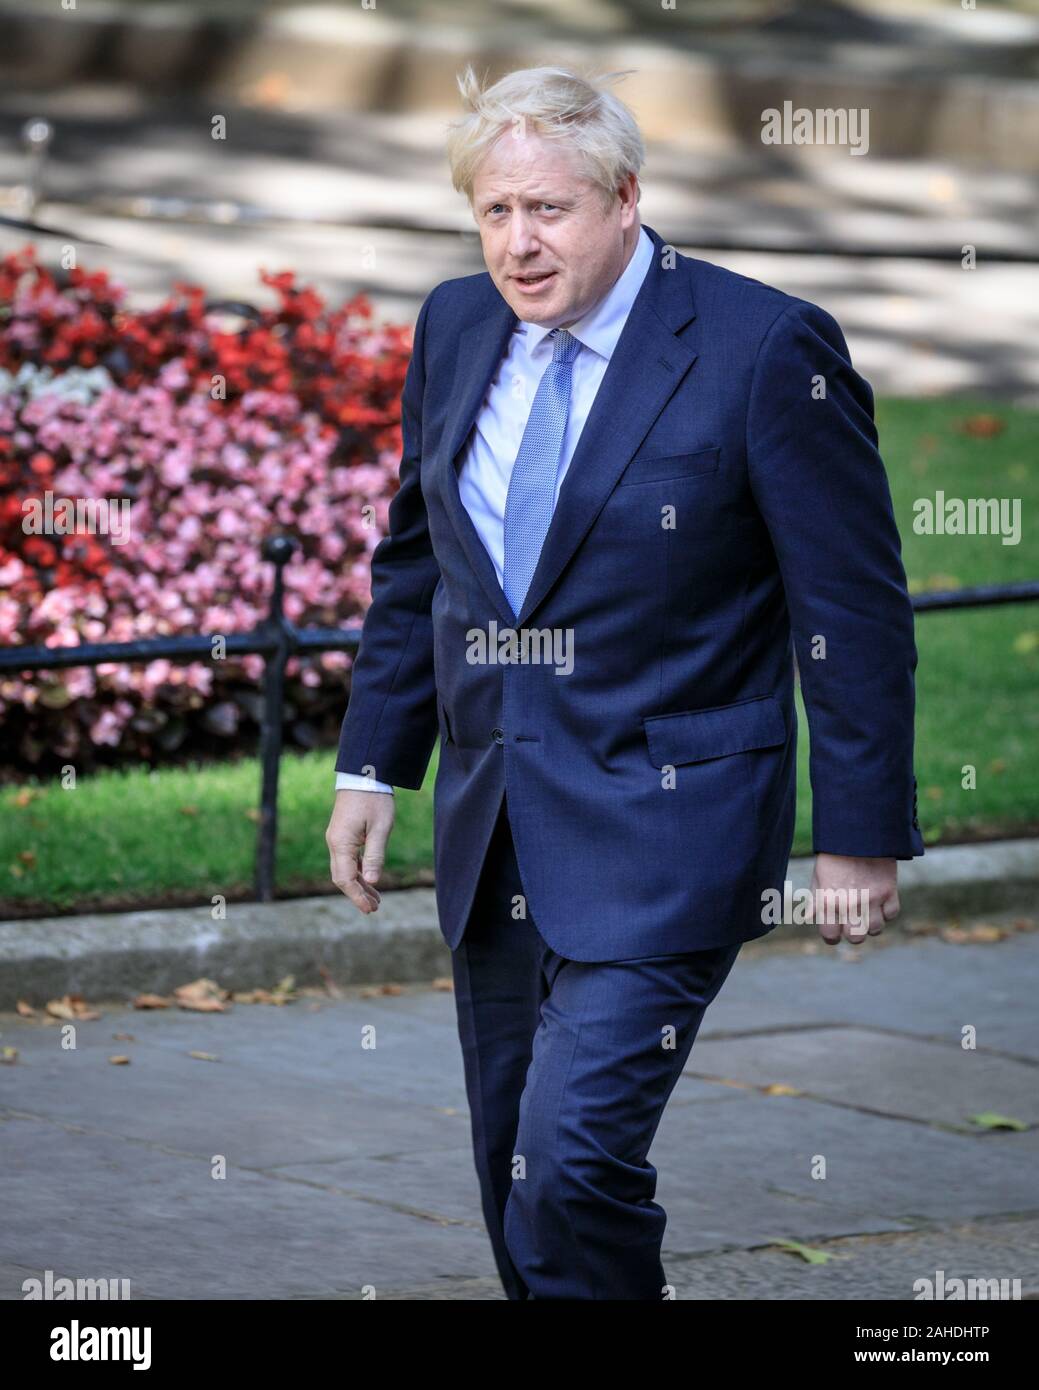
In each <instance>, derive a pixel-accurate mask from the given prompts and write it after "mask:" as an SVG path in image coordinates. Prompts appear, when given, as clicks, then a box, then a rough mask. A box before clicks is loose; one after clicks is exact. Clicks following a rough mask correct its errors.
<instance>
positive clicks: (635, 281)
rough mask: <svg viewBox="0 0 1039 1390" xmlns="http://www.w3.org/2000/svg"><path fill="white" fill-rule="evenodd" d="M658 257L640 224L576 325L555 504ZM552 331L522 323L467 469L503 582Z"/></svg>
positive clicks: (471, 496) (463, 485)
mask: <svg viewBox="0 0 1039 1390" xmlns="http://www.w3.org/2000/svg"><path fill="white" fill-rule="evenodd" d="M652 259H653V243H652V241H651V240H650V238H649V236H648V235H647V233H646V231H645V230H644V229H640V231H639V238H638V241H637V242H636V243H635V250H634V251H633V252H632V256H631V259H630V260H629V261H628V264H627V265H626V266H625V267H624V270H623V271H622V272H621V274H620V276H619V277H618V279H617V280H616V281H615V283H614V285H613V288H612V289H611V290H609V291H608V292H607V294H606V295H604V296H603V298H602V299H600V300H599V302H598V304H596V306H595V307H594V308H593V309H590V310H589V311H588V313H587V314H585V315H584V317H583V318H580V319H578V320H577V321H576V322H575V323H572V324H570V325H569V327H568V332H570V333H571V334H573V336H574V337H575V338H576V339H577V340H578V342H579V343H580V344H581V346H580V348H579V349H578V351H577V356H576V357H575V358H574V362H573V373H572V379H571V387H570V409H569V413H568V415H567V422H566V433H565V434H564V436H563V445H562V448H561V450H560V455H559V473H558V475H557V477H556V493H555V498H554V499H553V506H554V505H555V503H556V502H558V500H559V489H560V487H561V486H562V484H563V479H564V478H565V477H566V472H567V469H568V468H569V467H570V460H571V459H572V458H573V456H574V450H575V449H576V448H577V441H578V440H579V439H580V438H581V431H582V430H583V429H584V425H585V421H586V420H587V419H588V413H589V411H590V410H591V408H592V403H593V402H594V400H595V396H596V393H597V392H598V390H599V387H600V385H601V384H602V379H603V377H604V376H605V375H606V368H607V367H608V366H609V364H610V358H611V357H612V356H613V351H614V348H615V347H616V346H617V340H618V339H619V338H620V335H621V331H622V330H623V328H624V325H625V323H627V321H628V314H629V313H630V312H631V306H632V305H633V304H634V302H635V297H636V295H637V294H638V292H639V290H640V289H641V288H642V282H643V280H645V278H646V272H647V271H648V270H649V267H650V262H651V261H652ZM551 331H552V330H551V329H550V328H542V327H541V326H540V325H539V324H536V323H524V322H523V321H522V320H520V321H518V322H517V324H516V326H515V328H514V329H513V331H512V336H511V338H510V339H509V346H508V350H507V351H506V353H505V355H504V357H503V358H502V360H501V363H500V365H499V367H498V370H497V372H496V373H495V375H494V378H493V380H492V381H491V384H490V387H489V388H488V391H487V395H486V396H485V397H484V400H483V404H482V405H481V407H480V410H479V412H478V414H477V417H476V422H475V424H474V426H473V429H472V431H471V433H470V435H469V440H468V442H467V444H466V449H465V454H464V456H463V459H462V465H461V468H460V469H459V476H458V491H459V495H460V497H461V500H462V504H463V506H464V507H465V509H466V511H467V512H468V513H469V516H470V517H471V518H472V522H473V525H474V527H475V528H476V531H477V534H478V535H479V537H480V540H481V541H482V542H483V544H484V548H485V549H486V551H487V553H488V555H489V556H490V557H491V561H492V562H493V564H494V572H495V574H496V575H497V576H498V583H499V584H502V583H503V567H504V557H505V498H506V496H507V494H508V491H509V479H510V478H511V476H512V467H513V464H514V463H515V462H516V455H517V454H518V453H519V447H520V443H521V441H522V439H523V431H524V430H525V429H526V426H527V417H528V416H529V414H530V408H531V405H532V404H533V402H534V395H535V393H536V391H537V389H538V384H539V382H540V381H541V376H542V373H543V372H544V370H545V368H546V367H547V366H548V364H549V363H550V362H551V361H552V343H551V340H550V339H549V336H548V335H549V333H550V332H551ZM344 787H345V788H350V789H354V790H358V791H370V792H391V793H392V791H393V788H392V787H391V786H388V785H387V784H386V783H385V782H376V781H375V780H374V779H373V778H371V777H363V776H361V774H360V773H354V772H337V773H336V791H340V790H342V789H343V788H344Z"/></svg>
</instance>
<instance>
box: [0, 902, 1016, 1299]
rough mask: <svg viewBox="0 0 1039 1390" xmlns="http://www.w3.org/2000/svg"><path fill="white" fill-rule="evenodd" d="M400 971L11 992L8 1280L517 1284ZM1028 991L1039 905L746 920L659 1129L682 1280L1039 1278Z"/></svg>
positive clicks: (199, 1293) (303, 1289)
mask: <svg viewBox="0 0 1039 1390" xmlns="http://www.w3.org/2000/svg"><path fill="white" fill-rule="evenodd" d="M988 920H990V921H994V922H996V923H997V924H998V923H999V922H1000V921H1001V920H1002V919H1000V918H998V917H990V918H989V919H988ZM1004 925H1008V926H1010V927H1011V928H1012V925H1013V924H1012V923H1010V922H1009V921H1008V922H1006V923H1004ZM397 988H398V989H399V990H400V992H399V993H386V992H381V991H379V990H378V989H373V988H369V989H368V990H367V991H364V990H362V989H359V988H349V989H345V990H343V991H342V992H341V996H342V997H339V998H332V997H328V996H322V995H321V994H319V993H318V992H316V991H314V992H310V993H304V994H303V995H301V997H300V998H299V999H298V1000H296V1001H295V1002H293V1003H290V1004H287V1005H285V1006H283V1007H274V1006H265V1005H245V1004H236V1005H234V1006H233V1008H232V1009H231V1010H230V1011H229V1012H228V1013H227V1014H223V1015H214V1014H199V1013H191V1012H186V1011H180V1010H170V1011H162V1012H134V1011H133V1010H130V1009H128V1008H126V1007H125V1006H124V1005H121V1004H119V1005H114V1006H104V1005H102V1006H101V1008H102V1010H103V1017H102V1018H101V1019H99V1020H97V1021H93V1022H81V1023H79V1024H78V1025H77V1026H76V1030H75V1034H76V1036H75V1042H76V1046H75V1049H74V1050H70V1049H68V1048H67V1047H63V1045H62V1038H63V1025H61V1024H58V1023H55V1024H51V1025H47V1024H44V1023H43V1022H41V1021H40V1020H39V1019H27V1018H20V1017H18V1016H16V1015H14V1014H4V1015H0V1047H4V1048H16V1049H17V1051H18V1056H17V1060H16V1061H15V1062H13V1063H11V1064H9V1065H6V1066H0V1150H2V1153H3V1166H4V1175H5V1177H4V1183H5V1219H4V1222H3V1223H2V1226H0V1296H2V1297H4V1298H7V1299H16V1298H19V1297H21V1285H22V1281H23V1280H25V1279H27V1278H29V1277H42V1275H43V1272H44V1271H45V1270H47V1269H50V1270H52V1271H54V1273H55V1275H56V1276H57V1275H65V1276H69V1277H101V1276H108V1277H113V1278H128V1279H129V1280H130V1281H131V1296H132V1297H133V1298H138V1299H156V1298H175V1299H202V1300H212V1299H224V1298H244V1299H271V1298H279V1299H281V1298H289V1299H315V1298H318V1299H320V1298H328V1299H335V1298H342V1299H358V1298H360V1297H362V1291H363V1290H365V1289H374V1291H375V1296H376V1297H377V1298H388V1299H414V1300H435V1299H466V1300H474V1299H475V1300H491V1299H499V1298H502V1297H503V1294H502V1291H501V1288H500V1286H499V1284H498V1282H497V1279H496V1275H495V1270H494V1266H493V1263H492V1259H491V1253H490V1246H489V1243H488V1241H487V1238H486V1233H485V1230H484V1228H483V1223H482V1219H481V1212H480V1203H479V1195H478V1189H477V1183H476V1176H475V1170H474V1168H473V1162H472V1156H471V1149H470V1133H469V1117H468V1111H467V1106H466V1098H465V1087H464V1079H463V1072H462V1063H461V1055H460V1050H459V1045H458V1039H457V1034H456V1030H455V1010H454V1000H453V995H452V993H451V991H450V990H449V989H446V988H444V987H443V986H442V984H441V985H440V986H439V987H436V986H434V984H433V983H432V982H427V983H425V984H419V983H416V984H413V985H410V986H405V987H397ZM1037 992H1039V933H1037V932H1036V931H1035V930H1034V929H1032V930H1025V929H1020V928H1019V929H1018V930H1011V932H1010V935H1009V936H1007V937H1006V938H1005V939H1003V940H999V941H993V942H988V943H984V944H967V945H955V944H950V943H947V942H945V941H943V940H941V939H939V938H937V937H925V938H919V939H913V938H912V937H908V936H904V935H899V934H897V933H886V934H885V935H884V937H882V938H880V939H879V940H877V941H874V942H871V943H870V944H869V945H868V946H866V947H859V948H855V947H850V946H844V947H841V948H838V949H836V950H833V949H831V948H828V947H825V946H823V945H822V944H821V943H819V942H817V941H813V942H803V941H802V942H798V941H788V942H781V943H778V944H774V945H772V946H771V947H770V946H767V945H764V944H757V945H755V944H751V945H749V946H746V947H744V950H743V952H742V953H741V956H740V959H739V961H738V962H737V964H736V966H735V968H734V970H733V973H732V975H731V976H730V978H729V980H728V981H727V983H726V985H725V987H724V989H723V990H722V992H721V994H720V995H719V997H718V999H717V1000H716V1001H715V1002H714V1004H713V1005H712V1006H711V1008H710V1010H709V1012H708V1014H707V1017H706V1019H705V1022H704V1024H703V1026H702V1029H701V1032H700V1035H699V1037H698V1039H697V1041H696V1043H695V1045H694V1047H693V1050H692V1053H691V1055H690V1057H689V1060H688V1063H687V1066H686V1068H685V1071H684V1073H683V1075H682V1077H681V1078H680V1080H679V1083H678V1085H677V1087H676V1090H675V1092H674V1094H673V1096H672V1099H671V1102H670V1104H669V1106H668V1108H667V1110H666V1112H665V1115H664V1118H663V1121H662V1123H661V1126H660V1129H659V1131H658V1133H657V1136H656V1139H655V1141H654V1144H653V1148H652V1150H651V1152H650V1161H651V1162H652V1163H653V1164H654V1166H655V1167H656V1168H657V1169H658V1173H659V1179H658V1186H657V1198H658V1200H659V1201H660V1202H661V1204H662V1205H663V1207H664V1208H665V1210H666V1211H667V1212H668V1216H669V1220H668V1226H667V1230H666V1234H665V1241H664V1263H665V1269H666V1270H667V1273H668V1277H669V1279H670V1281H671V1283H672V1284H673V1286H674V1289H675V1296H676V1297H678V1298H682V1299H687V1298H688V1299H748V1298H750V1299H802V1298H807V1299H819V1300H851V1299H855V1300H863V1299H865V1300H869V1299H881V1298H894V1299H907V1300H908V1299H912V1298H913V1297H914V1289H913V1285H914V1281H915V1280H918V1279H921V1278H930V1279H934V1278H936V1277H937V1276H936V1271H937V1270H943V1271H944V1276H945V1278H946V1280H948V1279H950V1278H952V1277H954V1276H959V1277H963V1278H967V1277H976V1278H998V1279H1010V1280H1014V1279H1019V1280H1020V1281H1021V1292H1022V1296H1023V1297H1033V1298H1034V1297H1039V1086H1037V1081H1039V1024H1037V1015H1036V1009H1035V999H1036V997H1037ZM92 1002H93V1001H92ZM965 1030H973V1031H972V1032H970V1033H968V1037H971V1038H973V1041H974V1042H975V1044H976V1045H975V1046H973V1047H967V1048H965V1047H964V1046H963V1045H962V1041H963V1038H964V1036H965ZM117 1034H131V1035H132V1038H131V1039H126V1038H117V1037H116V1036H115V1035H117ZM373 1041H374V1046H372V1042H373ZM192 1051H200V1052H203V1053H206V1054H210V1056H211V1057H213V1058H215V1060H205V1059H199V1058H195V1057H192V1056H191V1055H190V1054H191V1052H192ZM119 1054H123V1055H128V1056H129V1057H130V1059H131V1060H130V1062H129V1064H128V1065H114V1064H112V1063H110V1062H109V1060H108V1059H109V1057H111V1056H113V1055H119ZM984 1112H997V1113H999V1114H1001V1115H1005V1116H1009V1117H1010V1118H1012V1119H1015V1120H1019V1121H1020V1122H1022V1123H1023V1124H1024V1126H1025V1128H1024V1129H1023V1130H1021V1131H1013V1130H984V1129H982V1128H980V1127H979V1126H978V1125H977V1124H976V1123H975V1122H974V1120H973V1118H972V1117H974V1116H976V1115H979V1114H981V1113H984ZM218 1156H219V1157H222V1159H223V1160H224V1161H225V1162H226V1176H220V1174H219V1172H218V1171H217V1170H216V1169H215V1168H214V1164H215V1162H217V1161H218ZM822 1163H824V1164H825V1175H824V1176H821V1175H820V1172H821V1165H822ZM785 1240H796V1241H800V1242H803V1243H805V1244H807V1245H809V1246H811V1247H814V1248H817V1249H819V1250H821V1251H823V1252H824V1253H825V1254H826V1255H827V1256H828V1257H829V1258H828V1259H827V1260H826V1262H825V1263H822V1264H817V1265H813V1264H807V1263H805V1262H804V1261H803V1260H802V1259H801V1258H800V1257H799V1256H797V1255H794V1254H790V1253H787V1252H786V1251H784V1250H782V1249H781V1248H780V1247H779V1244H778V1242H781V1241H785ZM1011 1287H1012V1286H1011Z"/></svg>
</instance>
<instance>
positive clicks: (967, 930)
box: [941, 922, 1007, 946]
mask: <svg viewBox="0 0 1039 1390" xmlns="http://www.w3.org/2000/svg"><path fill="white" fill-rule="evenodd" d="M1006 935H1007V932H1006V931H1004V929H1003V928H1002V927H994V926H992V925H991V924H990V923H988V922H975V923H974V924H973V926H970V927H943V928H942V932H941V937H942V940H943V941H948V942H949V943H950V944H951V945H953V946H965V945H968V944H969V943H970V942H972V941H1002V940H1003V938H1004V936H1006Z"/></svg>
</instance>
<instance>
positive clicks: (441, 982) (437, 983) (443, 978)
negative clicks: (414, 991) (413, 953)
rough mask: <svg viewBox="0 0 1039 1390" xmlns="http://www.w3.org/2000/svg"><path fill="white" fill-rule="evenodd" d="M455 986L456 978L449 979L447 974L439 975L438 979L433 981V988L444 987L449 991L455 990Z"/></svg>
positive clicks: (443, 988)
mask: <svg viewBox="0 0 1039 1390" xmlns="http://www.w3.org/2000/svg"><path fill="white" fill-rule="evenodd" d="M454 987H455V982H454V980H452V979H449V978H448V976H447V975H438V976H437V977H436V979H435V980H434V981H433V988H434V989H442V990H445V991H449V990H453V989H454Z"/></svg>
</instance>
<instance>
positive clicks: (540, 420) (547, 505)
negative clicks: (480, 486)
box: [502, 328, 581, 617]
mask: <svg viewBox="0 0 1039 1390" xmlns="http://www.w3.org/2000/svg"><path fill="white" fill-rule="evenodd" d="M549 336H550V337H551V338H552V339H553V343H552V361H551V362H550V363H549V364H548V366H547V367H546V368H545V370H544V373H543V374H542V377H541V380H540V381H539V382H538V389H537V391H536V392H535V394H534V403H533V405H532V406H531V407H530V415H529V416H528V418H527V425H526V428H525V429H524V431H523V438H522V440H521V441H520V447H519V453H518V454H517V455H516V462H515V463H514V464H513V467H512V475H511V477H510V478H509V490H508V493H507V494H506V497H505V564H504V568H503V577H504V583H503V585H502V587H503V589H504V591H505V597H506V598H507V599H508V601H509V606H510V607H511V609H512V611H513V613H514V614H515V615H516V616H517V617H519V612H520V609H521V608H522V607H523V600H524V599H525V598H526V595H527V590H528V589H529V588H530V581H531V580H532V579H533V578H534V571H535V569H536V568H537V563H538V557H539V556H540V554H541V547H542V545H543V543H544V540H545V536H546V535H547V534H548V528H549V523H550V522H551V520H552V509H553V507H554V505H555V496H556V475H557V473H558V472H559V454H560V450H561V449H562V447H563V435H564V434H565V432H566V417H567V412H568V410H569V408H570V381H571V377H572V375H573V370H572V369H573V364H574V358H575V357H576V356H577V354H578V352H579V351H580V350H581V344H580V342H579V341H578V339H577V338H575V337H574V336H573V335H572V334H570V333H568V332H567V331H566V329H565V328H555V329H553V330H552V332H551V333H550V334H549Z"/></svg>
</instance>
